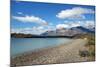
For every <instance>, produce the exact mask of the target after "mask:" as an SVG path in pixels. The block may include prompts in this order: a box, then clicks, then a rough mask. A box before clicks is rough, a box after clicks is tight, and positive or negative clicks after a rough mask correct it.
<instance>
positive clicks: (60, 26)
mask: <svg viewBox="0 0 100 67" xmlns="http://www.w3.org/2000/svg"><path fill="white" fill-rule="evenodd" d="M68 27H69V26H68V25H67V24H58V25H56V28H57V29H62V28H68Z"/></svg>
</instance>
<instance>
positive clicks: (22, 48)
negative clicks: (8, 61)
mask: <svg viewBox="0 0 100 67" xmlns="http://www.w3.org/2000/svg"><path fill="white" fill-rule="evenodd" d="M70 41H71V39H68V38H11V56H12V57H13V56H16V55H20V54H22V53H24V52H30V51H34V50H38V49H41V48H46V47H54V46H57V45H61V44H63V43H65V42H66V43H68V42H70Z"/></svg>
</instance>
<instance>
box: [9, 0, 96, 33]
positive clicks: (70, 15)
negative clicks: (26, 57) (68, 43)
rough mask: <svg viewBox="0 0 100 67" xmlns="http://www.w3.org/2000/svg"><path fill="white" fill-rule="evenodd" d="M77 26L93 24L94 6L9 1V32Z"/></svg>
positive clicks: (90, 25)
mask: <svg viewBox="0 0 100 67" xmlns="http://www.w3.org/2000/svg"><path fill="white" fill-rule="evenodd" d="M77 26H83V27H86V28H88V27H94V26H95V6H88V5H73V4H57V3H40V2H26V1H20V0H16V1H15V0H12V1H11V33H25V34H41V33H43V32H45V31H49V30H56V29H62V28H66V29H67V28H71V27H77Z"/></svg>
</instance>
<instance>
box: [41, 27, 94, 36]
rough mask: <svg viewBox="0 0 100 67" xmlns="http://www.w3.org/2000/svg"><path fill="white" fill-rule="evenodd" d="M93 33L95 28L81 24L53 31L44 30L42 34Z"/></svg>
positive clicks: (71, 34)
mask: <svg viewBox="0 0 100 67" xmlns="http://www.w3.org/2000/svg"><path fill="white" fill-rule="evenodd" d="M86 33H95V29H94V28H93V29H87V28H85V27H82V26H77V27H72V28H70V29H65V28H64V29H57V30H53V31H46V32H44V33H42V34H41V35H42V36H74V35H77V34H86Z"/></svg>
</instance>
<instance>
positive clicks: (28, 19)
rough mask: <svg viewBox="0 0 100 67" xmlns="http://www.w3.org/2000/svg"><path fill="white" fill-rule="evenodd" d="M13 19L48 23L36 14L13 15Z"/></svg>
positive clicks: (42, 23)
mask: <svg viewBox="0 0 100 67" xmlns="http://www.w3.org/2000/svg"><path fill="white" fill-rule="evenodd" d="M12 18H13V19H16V20H18V21H21V22H24V23H25V22H31V23H38V24H41V25H48V23H47V22H46V21H45V20H43V19H41V18H39V17H36V16H24V17H22V16H12Z"/></svg>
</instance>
